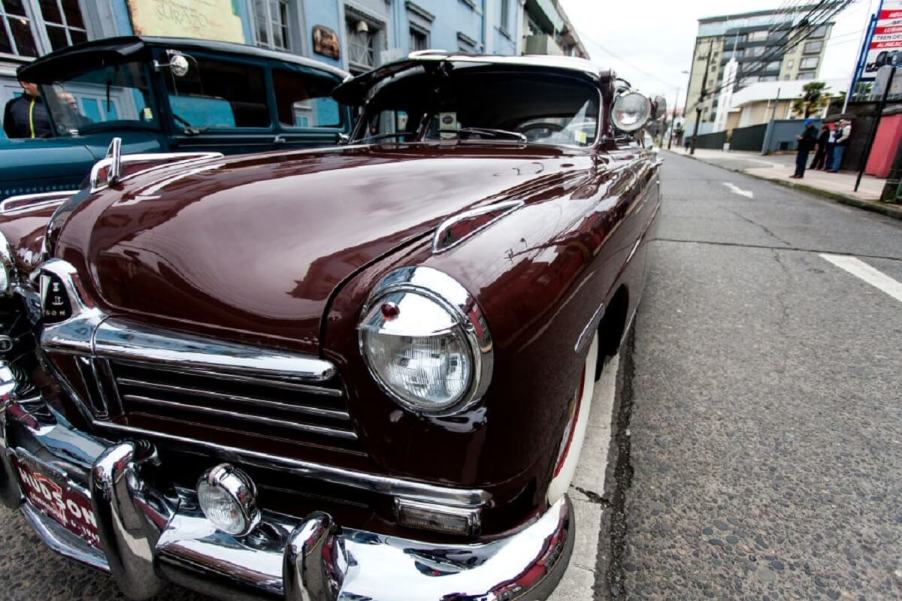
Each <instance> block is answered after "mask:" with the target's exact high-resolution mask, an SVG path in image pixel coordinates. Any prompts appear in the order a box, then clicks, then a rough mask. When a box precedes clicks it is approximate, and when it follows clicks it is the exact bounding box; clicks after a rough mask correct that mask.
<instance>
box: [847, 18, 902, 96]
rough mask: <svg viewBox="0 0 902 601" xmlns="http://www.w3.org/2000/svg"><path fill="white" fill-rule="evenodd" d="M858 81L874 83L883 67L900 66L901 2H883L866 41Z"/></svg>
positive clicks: (901, 39) (901, 49) (901, 61)
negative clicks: (865, 51) (865, 50)
mask: <svg viewBox="0 0 902 601" xmlns="http://www.w3.org/2000/svg"><path fill="white" fill-rule="evenodd" d="M866 47H867V53H866V55H865V59H864V61H863V64H862V65H861V72H860V73H859V74H858V81H874V79H875V78H876V77H877V71H879V70H880V67H883V66H885V65H890V66H895V67H898V66H902V0H883V2H881V3H880V9H879V12H878V13H877V20H876V21H874V25H873V28H872V30H871V32H870V34H869V35H868V37H867V41H866Z"/></svg>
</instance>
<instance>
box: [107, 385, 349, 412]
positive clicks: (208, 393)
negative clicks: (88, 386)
mask: <svg viewBox="0 0 902 601" xmlns="http://www.w3.org/2000/svg"><path fill="white" fill-rule="evenodd" d="M116 383H117V384H119V385H121V386H140V387H142V388H150V389H152V390H158V391H160V392H174V393H178V394H185V395H189V396H195V397H201V398H205V399H224V400H227V401H235V402H236V403H243V404H245V405H254V406H257V407H264V408H268V409H279V410H281V411H289V412H292V413H302V414H305V415H316V416H319V417H331V418H335V419H344V420H350V419H351V416H350V415H349V414H348V413H347V412H346V411H339V410H337V409H322V408H320V407H311V406H309V405H294V404H291V403H283V402H280V401H270V400H268V399H258V398H256V397H249V396H244V395H239V394H229V393H223V392H217V391H215V390H204V389H202V388H188V387H185V386H175V385H173V384H161V383H159V382H148V381H145V380H138V379H135V378H117V379H116ZM120 396H121V395H120ZM126 396H127V395H126ZM177 404H178V403H177ZM185 407H186V408H187V409H191V408H193V407H194V406H193V405H185Z"/></svg>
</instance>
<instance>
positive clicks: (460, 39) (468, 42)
mask: <svg viewBox="0 0 902 601" xmlns="http://www.w3.org/2000/svg"><path fill="white" fill-rule="evenodd" d="M478 46H479V44H478V42H477V41H476V40H474V39H473V38H471V37H470V36H468V35H465V34H463V33H460V32H457V49H458V50H459V51H460V52H463V53H465V54H476V52H477V51H478V50H479V48H478Z"/></svg>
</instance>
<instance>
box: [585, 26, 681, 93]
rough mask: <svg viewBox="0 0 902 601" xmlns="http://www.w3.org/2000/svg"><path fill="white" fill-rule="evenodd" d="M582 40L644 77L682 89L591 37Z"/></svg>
mask: <svg viewBox="0 0 902 601" xmlns="http://www.w3.org/2000/svg"><path fill="white" fill-rule="evenodd" d="M582 39H583V40H585V41H587V42H589V43H591V44H592V45H594V46H596V47H597V48H598V49H599V50H601V51H602V52H604V53H605V54H608V55H610V56H611V57H612V58H615V59H617V60H619V61H620V62H622V63H623V64H625V65H627V66H628V67H630V68H631V69H634V70H636V71H638V72H639V73H642V74H643V75H646V76H648V77H651V78H652V79H656V80H658V81H659V82H661V83H663V84H664V85H666V86H669V87H671V88H678V87H680V86H678V85H677V84H674V83H671V82H669V81H665V80H663V79H661V78H660V77H658V76H657V75H655V74H653V73H649V72H648V71H646V70H645V69H642V68H641V67H637V66H636V65H635V64H633V63H631V62H630V61H628V60H626V59H625V58H623V57H622V56H620V55H618V54H617V53H615V52H611V51H610V50H608V49H607V48H605V47H604V46H602V45H601V44H599V43H598V42H597V41H596V40H594V39H592V38H590V37H588V36H585V35H583V36H582Z"/></svg>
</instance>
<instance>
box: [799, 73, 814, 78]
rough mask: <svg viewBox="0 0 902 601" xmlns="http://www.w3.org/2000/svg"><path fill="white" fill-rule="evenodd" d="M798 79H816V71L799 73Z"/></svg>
mask: <svg viewBox="0 0 902 601" xmlns="http://www.w3.org/2000/svg"><path fill="white" fill-rule="evenodd" d="M796 79H814V71H806V72H804V73H799V76H798V77H797V78H796Z"/></svg>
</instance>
